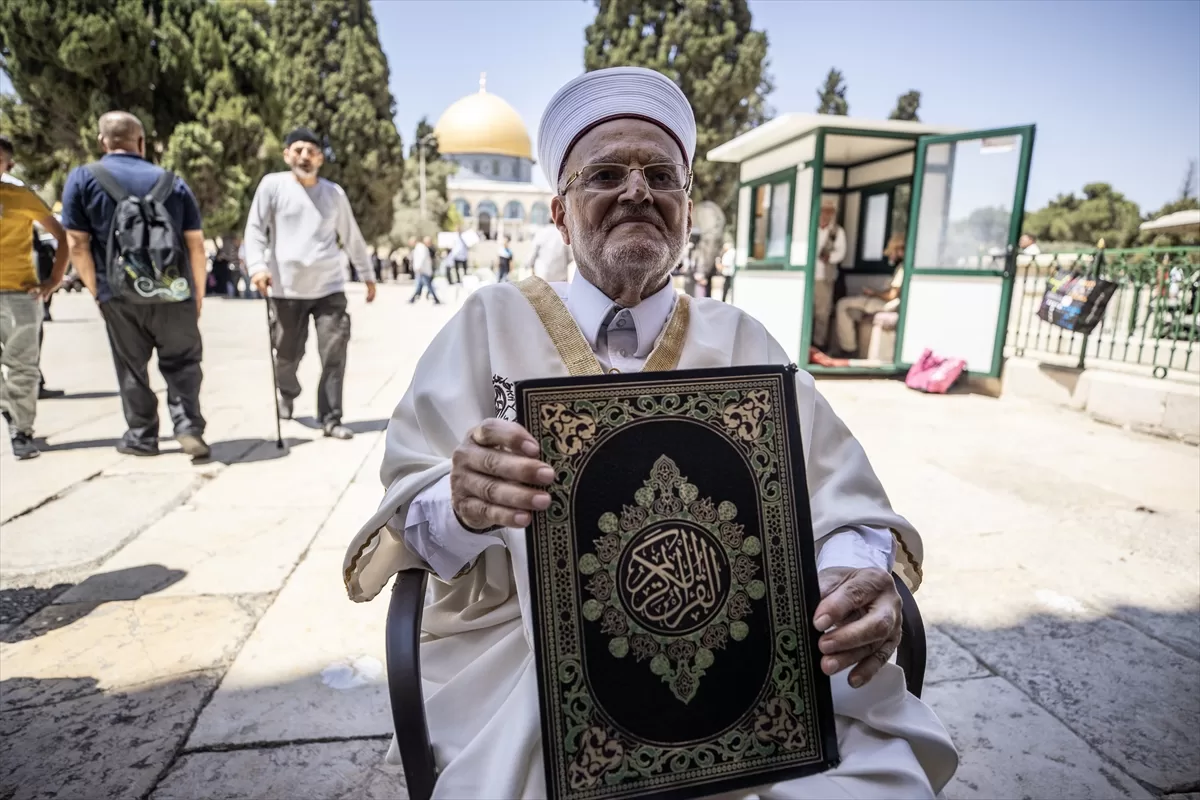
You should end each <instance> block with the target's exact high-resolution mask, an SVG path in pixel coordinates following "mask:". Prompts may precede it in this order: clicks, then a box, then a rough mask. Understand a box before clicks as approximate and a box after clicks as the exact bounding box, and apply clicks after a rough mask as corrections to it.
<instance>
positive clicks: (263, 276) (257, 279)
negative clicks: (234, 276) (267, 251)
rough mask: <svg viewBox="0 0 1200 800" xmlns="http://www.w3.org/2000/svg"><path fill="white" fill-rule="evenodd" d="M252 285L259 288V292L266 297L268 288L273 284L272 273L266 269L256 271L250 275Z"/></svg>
mask: <svg viewBox="0 0 1200 800" xmlns="http://www.w3.org/2000/svg"><path fill="white" fill-rule="evenodd" d="M250 285H251V286H253V287H254V288H255V289H257V290H258V293H259V294H261V295H262V296H263V297H266V296H267V289H268V288H270V286H271V273H269V272H267V271H266V270H263V271H262V272H256V273H254V274H253V275H251V276H250Z"/></svg>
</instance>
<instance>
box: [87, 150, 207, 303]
mask: <svg viewBox="0 0 1200 800" xmlns="http://www.w3.org/2000/svg"><path fill="white" fill-rule="evenodd" d="M87 168H88V171H90V172H91V173H92V176H93V177H95V179H96V181H97V182H98V183H99V184H100V186H101V187H102V188H103V189H104V191H105V192H106V193H107V194H108V196H109V197H111V198H112V200H113V202H114V203H116V206H117V207H116V209H114V211H113V217H112V226H111V227H110V228H109V231H108V244H107V249H106V250H105V254H106V255H105V262H106V263H105V264H104V270H105V273H104V274H105V276H106V277H107V278H108V288H109V289H110V290H112V293H113V297H114V298H118V299H121V300H128V301H129V302H131V303H179V302H181V301H183V300H187V299H189V298H190V297H191V296H192V291H191V287H190V286H189V284H188V279H187V274H188V270H189V269H190V268H191V267H190V264H189V261H188V253H187V249H186V248H185V247H184V246H183V237H182V236H181V235H180V232H179V230H178V229H177V226H176V224H175V220H174V219H173V218H172V217H171V214H170V212H168V211H167V206H166V202H167V198H169V197H170V196H171V192H172V191H173V190H174V188H175V174H174V173H172V172H169V171H164V172H163V174H162V175H160V176H158V180H157V181H155V182H154V186H153V188H151V189H150V193H149V194H147V195H146V196H145V197H138V196H137V195H135V194H131V193H130V192H128V191H126V190H125V187H123V186H121V184H120V183H118V182H117V179H116V178H115V177H113V174H112V173H111V172H109V171H108V170H107V169H105V168H104V167H103V166H102V165H100V164H88V165H87Z"/></svg>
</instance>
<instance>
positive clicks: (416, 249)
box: [412, 242, 433, 275]
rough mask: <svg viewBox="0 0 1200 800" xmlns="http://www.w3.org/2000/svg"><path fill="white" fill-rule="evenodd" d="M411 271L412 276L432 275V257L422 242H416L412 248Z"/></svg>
mask: <svg viewBox="0 0 1200 800" xmlns="http://www.w3.org/2000/svg"><path fill="white" fill-rule="evenodd" d="M412 269H413V274H414V275H433V256H432V255H430V253H429V248H428V247H426V246H425V243H424V242H417V243H416V245H414V246H413V249H412Z"/></svg>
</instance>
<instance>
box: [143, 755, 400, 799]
mask: <svg viewBox="0 0 1200 800" xmlns="http://www.w3.org/2000/svg"><path fill="white" fill-rule="evenodd" d="M387 748H388V742H387V741H379V740H366V741H351V742H325V743H319V744H295V745H286V746H284V747H272V748H269V749H248V750H232V751H229V752H215V753H192V754H190V755H185V756H184V757H183V758H181V759H180V760H179V763H177V764H176V765H175V767H174V768H172V770H171V771H170V772H169V773H168V774H167V775H166V777H165V778H163V780H162V782H161V783H160V784H159V785H158V788H157V789H156V790H155V792H154V794H153V795H151V800H195V798H197V797H204V798H208V799H210V800H279V798H295V800H407V798H408V790H407V789H406V788H405V785H404V770H403V769H402V768H401V767H399V766H388V765H386V764H384V763H383V757H384V755H385V754H386V753H387Z"/></svg>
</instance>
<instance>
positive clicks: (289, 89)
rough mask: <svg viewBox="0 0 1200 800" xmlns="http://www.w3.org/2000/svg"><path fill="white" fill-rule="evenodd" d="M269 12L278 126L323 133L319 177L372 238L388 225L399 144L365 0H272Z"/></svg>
mask: <svg viewBox="0 0 1200 800" xmlns="http://www.w3.org/2000/svg"><path fill="white" fill-rule="evenodd" d="M271 16H272V20H271V21H272V26H271V27H272V34H273V38H274V40H275V48H276V55H277V62H276V80H275V84H276V87H277V92H278V94H279V98H280V102H281V105H282V109H283V112H282V118H283V125H282V130H283V131H285V132H286V131H287V130H290V129H292V128H294V127H297V126H305V127H308V128H311V129H312V130H313V132H314V133H316V134H317V135H318V136H320V137H322V138H323V139H324V144H325V148H326V151H325V152H326V155H325V166H324V167H322V169H321V175H322V177H325V178H328V179H330V180H332V181H335V182H337V183H338V184H340V185H341V186H342V188H343V189H345V190H346V194H347V196H348V197H349V199H350V206H351V208H353V209H354V215H355V217H356V218H357V220H358V224H359V227H360V228H361V229H362V232H363V235H364V236H365V237H366V238H367V239H368V240H369V241H373V240H376V239H378V238H379V237H380V236H383V235H384V234H386V233H387V232H388V231H389V230H390V228H391V225H392V199H393V197H394V196H395V195H396V192H397V191H398V190H399V189H400V185H401V181H402V179H403V176H404V150H403V147H402V143H401V140H400V134H399V133H398V132H397V131H396V125H395V122H394V121H393V117H394V116H395V102H394V101H393V99H392V95H391V92H390V91H389V90H388V65H387V59H386V58H385V57H384V55H383V50H382V49H381V48H380V46H379V35H378V31H377V29H376V26H375V16H374V14H372V12H371V7H370V4H368V3H367V2H365V0H350V2H345V1H344V0H277V2H276V3H275V5H274V7H273V9H272V14H271Z"/></svg>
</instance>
